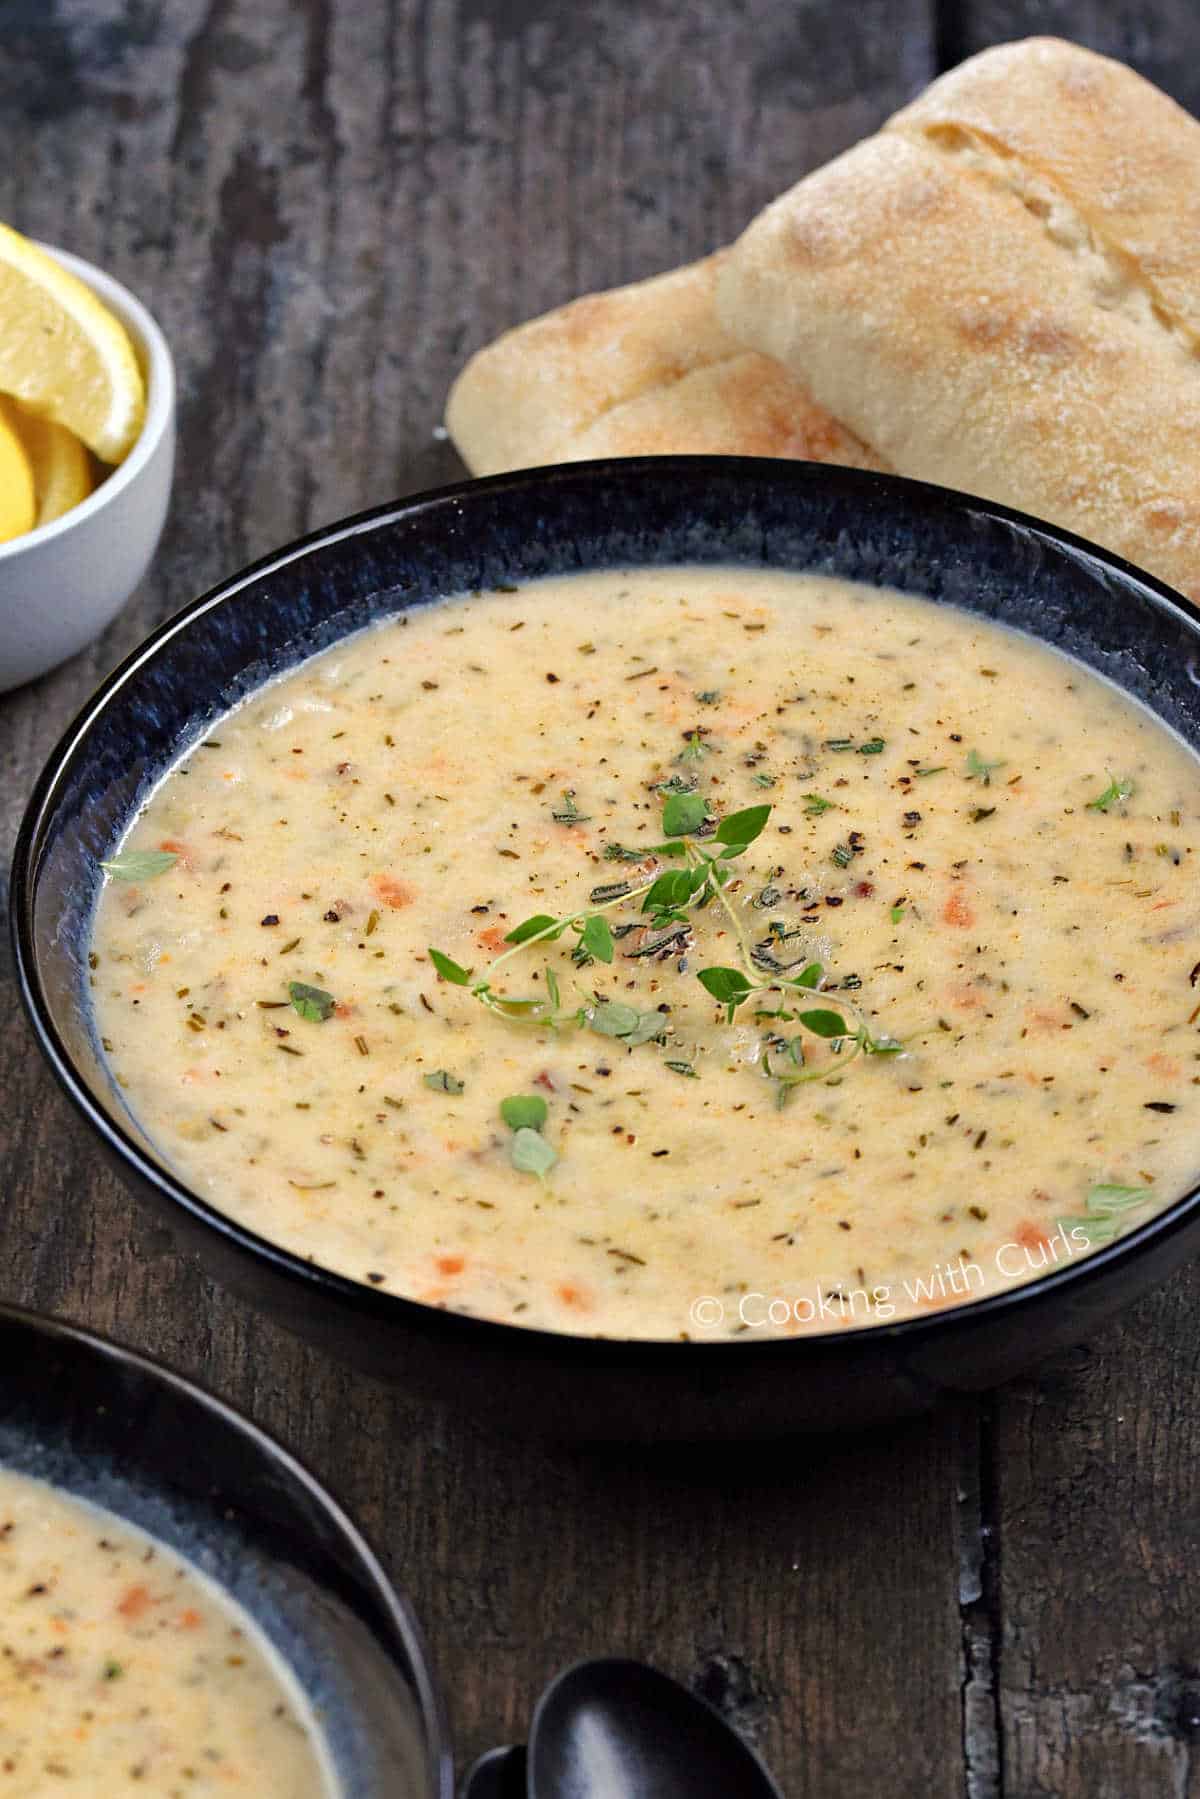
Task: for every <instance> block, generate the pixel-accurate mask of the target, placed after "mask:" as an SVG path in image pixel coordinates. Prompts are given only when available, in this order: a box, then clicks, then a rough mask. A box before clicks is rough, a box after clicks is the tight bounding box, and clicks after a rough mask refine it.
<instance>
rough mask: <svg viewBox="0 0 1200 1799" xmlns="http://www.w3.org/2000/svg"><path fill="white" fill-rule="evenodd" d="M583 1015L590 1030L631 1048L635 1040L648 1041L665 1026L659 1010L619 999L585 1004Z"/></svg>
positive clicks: (657, 1035) (651, 1040)
mask: <svg viewBox="0 0 1200 1799" xmlns="http://www.w3.org/2000/svg"><path fill="white" fill-rule="evenodd" d="M585 1018H586V1022H587V1024H588V1025H590V1027H591V1029H592V1030H593V1031H596V1032H597V1033H598V1034H599V1035H600V1036H601V1037H615V1038H617V1039H618V1041H619V1042H621V1043H625V1044H628V1045H629V1047H630V1048H631V1049H632V1048H635V1047H636V1046H637V1045H638V1044H639V1043H651V1042H653V1040H654V1039H655V1038H656V1037H661V1036H662V1034H663V1032H664V1031H665V1030H666V1028H667V1021H666V1018H665V1017H664V1016H663V1014H662V1013H661V1012H659V1011H652V1012H642V1011H639V1010H638V1008H637V1007H636V1006H627V1005H625V1004H624V1003H623V1002H622V1001H621V1000H599V1001H597V1003H596V1004H595V1005H594V1006H589V1007H587V1008H586V1012H585Z"/></svg>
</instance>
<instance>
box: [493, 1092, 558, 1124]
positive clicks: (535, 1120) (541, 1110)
mask: <svg viewBox="0 0 1200 1799" xmlns="http://www.w3.org/2000/svg"><path fill="white" fill-rule="evenodd" d="M549 1110H550V1109H549V1107H548V1106H547V1104H546V1102H545V1100H544V1099H542V1097H541V1095H540V1094H537V1093H514V1094H512V1095H511V1096H510V1097H509V1098H508V1099H502V1100H501V1101H500V1116H501V1118H503V1120H504V1122H505V1124H506V1125H507V1126H508V1128H509V1130H510V1131H521V1130H530V1131H540V1130H541V1128H542V1126H543V1125H544V1124H545V1122H546V1119H547V1117H548V1116H549Z"/></svg>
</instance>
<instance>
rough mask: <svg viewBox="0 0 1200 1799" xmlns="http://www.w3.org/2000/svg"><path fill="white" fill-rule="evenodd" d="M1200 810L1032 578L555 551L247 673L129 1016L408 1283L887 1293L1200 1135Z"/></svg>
mask: <svg viewBox="0 0 1200 1799" xmlns="http://www.w3.org/2000/svg"><path fill="white" fill-rule="evenodd" d="M768 808H769V811H768V810H767V809H768ZM1198 820H1200V765H1198V764H1197V761H1196V759H1195V758H1194V757H1193V756H1192V754H1191V752H1190V751H1188V750H1187V749H1186V748H1185V747H1184V746H1183V745H1182V744H1181V743H1180V742H1179V741H1178V740H1177V739H1175V738H1174V737H1173V736H1172V735H1170V734H1169V733H1168V732H1167V731H1166V730H1165V729H1164V727H1162V726H1161V725H1160V724H1159V723H1158V722H1157V721H1156V720H1154V719H1153V718H1152V717H1151V716H1150V715H1149V714H1148V713H1146V712H1143V711H1142V710H1140V709H1139V708H1138V707H1137V706H1135V705H1134V704H1133V703H1132V702H1131V701H1129V700H1128V699H1127V698H1125V697H1124V696H1122V695H1121V694H1119V693H1118V692H1116V691H1115V690H1114V689H1111V688H1109V687H1108V686H1107V685H1105V684H1104V683H1103V682H1101V681H1100V680H1098V679H1097V678H1096V677H1095V676H1093V675H1091V674H1090V673H1089V672H1087V671H1086V670H1084V669H1082V668H1081V667H1079V666H1077V665H1076V664H1074V663H1073V662H1070V661H1068V660H1067V659H1066V658H1064V657H1061V656H1059V655H1057V654H1056V653H1054V652H1052V651H1050V650H1048V649H1046V648H1044V647H1043V646H1040V645H1038V644H1037V643H1035V642H1033V641H1031V640H1029V639H1027V638H1025V637H1023V636H1020V635H1018V634H1016V633H1014V632H1011V631H1008V630H1005V629H1004V628H1002V627H1000V626H996V625H993V624H990V623H988V622H987V621H984V620H980V619H978V618H975V617H972V616H969V615H967V614H965V613H960V612H956V611H954V610H951V609H949V608H946V607H942V606H935V605H934V604H932V603H930V602H928V601H924V600H920V599H913V598H909V597H905V596H902V595H900V594H896V593H891V592H887V591H877V590H874V589H870V588H866V587H861V586H856V585H852V584H849V583H845V582H840V581H836V580H832V579H827V578H823V577H815V576H803V575H790V574H779V573H770V572H757V571H755V572H746V571H742V570H734V569H703V570H699V569H697V570H691V569H682V570H631V571H628V572H624V573H616V574H613V573H606V574H602V575H587V576H574V577H569V578H566V579H557V580H550V581H543V582H539V583H536V584H532V585H530V586H528V587H526V588H523V589H521V590H519V591H515V590H514V591H503V592H494V593H488V594H486V595H477V596H472V597H469V598H468V597H464V598H463V599H461V600H457V601H453V602H450V603H447V604H442V605H438V606H436V607H431V608H427V609H422V610H417V611H415V612H412V613H409V614H407V615H405V616H403V617H402V618H400V619H398V620H396V621H393V622H389V623H387V624H385V625H382V626H379V627H376V628H373V629H372V630H370V631H369V632H366V633H363V634H361V635H359V636H358V637H356V638H353V639H351V640H349V641H347V642H345V643H344V644H341V645H339V646H337V647H336V648H335V649H333V650H331V651H329V652H327V653H325V654H323V655H321V656H318V657H316V658H314V659H312V660H311V661H309V662H308V663H306V664H305V665H304V666H302V667H301V668H300V669H299V670H297V671H295V672H293V673H292V674H290V675H288V676H287V677H285V678H283V679H281V680H279V681H278V682H276V683H274V684H273V685H271V686H269V687H267V688H266V689H264V690H263V691H261V692H260V693H259V694H257V695H255V696H254V697H252V698H251V699H250V700H249V701H248V702H246V703H245V704H243V705H242V706H241V707H240V708H239V709H237V710H236V711H234V712H233V713H231V714H230V715H228V716H227V717H225V718H223V719H222V720H221V721H220V724H219V726H217V727H214V729H213V730H212V732H211V734H210V735H209V737H208V738H207V739H206V740H205V741H204V742H202V743H200V744H198V745H197V746H195V747H194V748H193V749H192V750H191V751H190V752H189V753H188V754H187V755H186V756H185V757H184V759H183V760H182V761H181V763H180V764H179V765H178V766H177V767H176V768H175V769H174V770H173V771H172V772H171V773H170V774H169V775H168V776H167V777H166V778H165V779H164V780H163V782H162V783H161V785H160V786H159V787H158V788H157V790H156V791H155V792H154V794H153V795H152V797H151V799H150V801H149V803H148V804H147V805H146V807H145V808H144V810H143V812H142V813H141V815H140V816H139V818H138V819H137V821H136V822H135V824H134V826H133V828H132V830H131V832H130V834H129V836H128V838H127V840H126V843H125V845H124V846H123V849H122V852H121V854H120V856H118V857H117V858H116V859H115V861H114V863H113V864H112V865H110V874H111V875H112V877H113V878H111V879H110V880H109V881H107V883H106V885H105V889H104V892H103V894H102V897H101V900H100V902H99V906H98V912H97V917H96V922H95V934H94V944H93V949H94V956H93V975H92V984H93V990H94V1003H95V1009H96V1018H97V1026H98V1030H99V1032H100V1033H101V1036H102V1040H103V1043H104V1048H105V1050H106V1052H107V1055H108V1058H109V1062H110V1065H111V1067H112V1069H113V1072H114V1075H115V1077H116V1079H117V1081H118V1082H119V1083H120V1086H121V1088H122V1090H123V1092H124V1096H125V1099H126V1101H127V1103H128V1105H129V1107H130V1108H131V1110H132V1112H133V1114H134V1115H135V1116H136V1117H137V1119H138V1120H140V1122H141V1124H142V1126H143V1127H144V1129H145V1130H146V1131H147V1133H148V1134H149V1135H150V1136H151V1137H152V1138H153V1139H154V1140H155V1141H156V1142H157V1143H158V1144H159V1145H160V1147H161V1150H162V1153H163V1154H164V1155H165V1156H166V1157H167V1158H168V1159H169V1160H170V1162H171V1163H172V1164H173V1165H174V1166H175V1167H176V1168H177V1169H178V1171H179V1172H180V1174H181V1175H182V1176H183V1177H184V1178H185V1179H186V1180H187V1181H188V1182H189V1183H190V1185H191V1186H192V1187H194V1188H195V1189H196V1190H197V1191H198V1192H199V1193H201V1194H202V1195H204V1196H205V1197H207V1198H208V1199H209V1200H211V1202H212V1203H213V1204H214V1205H215V1206H217V1207H219V1208H220V1209H221V1210H223V1211H225V1212H228V1213H230V1214H232V1215H233V1216H234V1217H236V1218H237V1219H238V1220H240V1221H241V1222H242V1223H243V1224H245V1225H247V1226H249V1227H250V1228H251V1229H252V1230H254V1231H256V1232H258V1233H260V1234H261V1235H262V1236H264V1237H267V1238H270V1239H272V1240H274V1241H277V1242H281V1243H284V1244H286V1245H288V1246H289V1247H291V1248H292V1249H294V1250H297V1251H299V1252H300V1253H301V1254H303V1255H305V1256H307V1257H309V1258H311V1259H312V1260H314V1261H316V1262H319V1263H322V1264H324V1265H326V1266H328V1267H330V1268H334V1269H338V1270H340V1271H342V1272H343V1273H346V1274H349V1275H351V1276H353V1277H355V1278H356V1279H358V1280H362V1281H368V1282H371V1283H373V1284H375V1285H377V1286H380V1287H383V1288H384V1289H385V1290H387V1291H389V1292H392V1293H399V1294H404V1295H408V1296H411V1297H415V1298H417V1299H419V1300H422V1301H424V1302H426V1303H431V1304H434V1305H443V1306H448V1307H453V1308H456V1309H460V1310H463V1311H470V1312H474V1313H478V1314H481V1315H484V1316H487V1317H492V1318H498V1319H503V1320H506V1321H514V1322H520V1323H524V1324H527V1325H537V1326H542V1327H548V1328H551V1329H554V1330H559V1331H572V1332H580V1333H596V1334H607V1335H614V1336H627V1337H678V1336H680V1335H691V1336H694V1337H711V1336H714V1335H718V1336H723V1335H727V1334H741V1335H744V1336H747V1337H750V1338H753V1337H755V1336H758V1335H760V1334H762V1333H764V1332H770V1331H796V1330H805V1329H812V1330H829V1329H834V1328H840V1327H844V1326H846V1325H850V1324H868V1323H872V1322H879V1321H885V1320H887V1319H890V1318H895V1317H901V1316H905V1315H907V1314H910V1313H913V1312H916V1311H920V1310H922V1309H923V1308H927V1307H935V1306H941V1305H946V1304H952V1303H954V1302H955V1301H957V1300H961V1299H965V1298H970V1297H975V1296H977V1295H978V1294H979V1293H980V1292H983V1291H985V1290H986V1291H991V1290H995V1289H997V1288H1000V1287H1003V1286H1005V1285H1007V1284H1010V1283H1012V1282H1016V1281H1021V1280H1026V1279H1029V1278H1031V1277H1033V1276H1036V1275H1037V1274H1040V1273H1042V1272H1043V1271H1044V1270H1045V1269H1046V1268H1049V1267H1051V1266H1053V1265H1056V1264H1058V1265H1061V1264H1064V1263H1066V1262H1067V1261H1069V1260H1071V1259H1072V1258H1074V1257H1075V1256H1078V1255H1081V1254H1085V1253H1087V1251H1088V1249H1089V1248H1091V1247H1094V1246H1095V1245H1096V1244H1097V1243H1100V1242H1104V1241H1108V1240H1110V1239H1111V1238H1112V1237H1113V1236H1114V1235H1115V1234H1117V1233H1118V1232H1119V1231H1120V1230H1122V1229H1125V1228H1127V1227H1128V1226H1129V1225H1131V1224H1133V1223H1135V1222H1140V1221H1141V1220H1143V1219H1144V1218H1145V1217H1147V1216H1149V1215H1150V1214H1151V1213H1152V1212H1153V1211H1154V1210H1155V1209H1157V1208H1161V1207H1162V1206H1163V1205H1165V1204H1166V1203H1167V1202H1169V1201H1170V1200H1172V1199H1174V1198H1176V1197H1177V1196H1178V1195H1179V1194H1180V1193H1181V1192H1182V1191H1183V1190H1184V1189H1185V1187H1186V1185H1187V1183H1188V1182H1189V1181H1190V1180H1191V1178H1192V1177H1194V1175H1195V1174H1196V1171H1197V1166H1198V1164H1200V1144H1198V1142H1197V1134H1196V1127H1195V1113H1196V1106H1197V1081H1198V1080H1200V1054H1198V1052H1200V1038H1198V1037H1197V1029H1196V1015H1197V1003H1196V1002H1197V1000H1198V999H1200V992H1197V991H1195V990H1194V989H1193V982H1195V981H1196V980H1197V979H1200V976H1198V975H1197V972H1196V967H1195V965H1196V962H1197V955H1198V954H1200V952H1198V951H1197V948H1196V941H1197V925H1198V922H1200V917H1198V914H1200V893H1198V891H1197V887H1196V883H1195V881H1194V878H1193V876H1192V871H1191V867H1190V864H1191V858H1192V854H1193V844H1194V841H1195V837H1196V831H1197V822H1198ZM743 844H744V845H745V847H742V846H743ZM664 846H665V847H664ZM739 850H740V852H741V853H730V854H729V855H726V854H725V852H726V851H729V852H738V851H739ZM706 858H718V859H719V861H718V862H714V863H713V864H712V865H710V863H709V862H708V861H707V860H706ZM714 868H716V869H717V872H716V873H714V872H713V869H714ZM664 872H668V873H673V874H674V875H675V876H676V877H678V878H677V879H676V880H675V881H674V882H673V883H671V882H668V883H666V884H664V883H662V882H661V881H659V880H658V877H659V876H660V875H662V874H663V873H664ZM655 882H658V884H657V886H655V887H654V888H653V891H652V892H648V891H647V889H648V888H650V886H651V884H652V883H655ZM668 889H669V891H668ZM647 905H649V906H650V907H651V908H652V909H651V910H650V911H649V912H647V911H645V910H644V908H645V907H646V906H647ZM593 915H594V916H593ZM566 918H570V919H572V920H573V922H572V923H571V924H570V925H569V926H566V927H565V928H564V929H563V931H562V933H561V934H560V935H557V936H556V935H554V932H555V930H556V928H557V927H556V925H555V923H554V921H556V920H559V921H561V920H563V919H566ZM530 919H540V920H541V921H542V922H541V924H540V925H533V924H530V925H528V926H527V929H528V931H529V933H530V934H531V935H534V934H537V933H540V935H537V938H536V940H535V941H528V942H525V943H524V944H522V945H519V946H514V945H513V944H512V943H511V942H510V934H511V933H513V932H514V931H515V930H518V927H520V926H521V925H522V924H524V923H526V921H528V920H530ZM581 933H583V934H582V935H581ZM518 934H520V933H519V931H518ZM431 945H432V946H436V948H437V949H438V950H439V951H440V952H442V954H443V957H444V958H445V960H443V961H442V962H441V963H440V964H435V961H434V960H432V959H431V955H430V947H429V946H431ZM510 952H513V953H511V954H510ZM502 956H503V957H506V958H507V959H506V960H505V961H504V963H503V966H501V967H495V966H494V965H495V964H497V963H498V962H499V961H500V958H501V957H502ZM589 956H590V957H591V959H590V960H589V959H588V958H589ZM609 957H611V960H609V959H607V958H609ZM711 970H716V971H718V972H717V973H715V974H713V973H709V972H706V971H711ZM466 971H470V972H469V976H468V974H467V972H466ZM720 971H724V972H723V973H722V972H720ZM463 981H465V982H466V984H465V985H464V984H460V983H461V982H463ZM481 983H486V987H485V988H484V990H483V991H482V992H480V991H477V989H478V988H479V986H480V984H481ZM502 1002H503V1003H502ZM507 1002H520V1003H519V1004H517V1005H510V1004H507ZM512 1100H517V1101H519V1102H520V1103H518V1104H516V1105H512V1104H508V1105H505V1104H504V1103H503V1102H506V1101H512ZM502 1105H503V1111H502Z"/></svg>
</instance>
